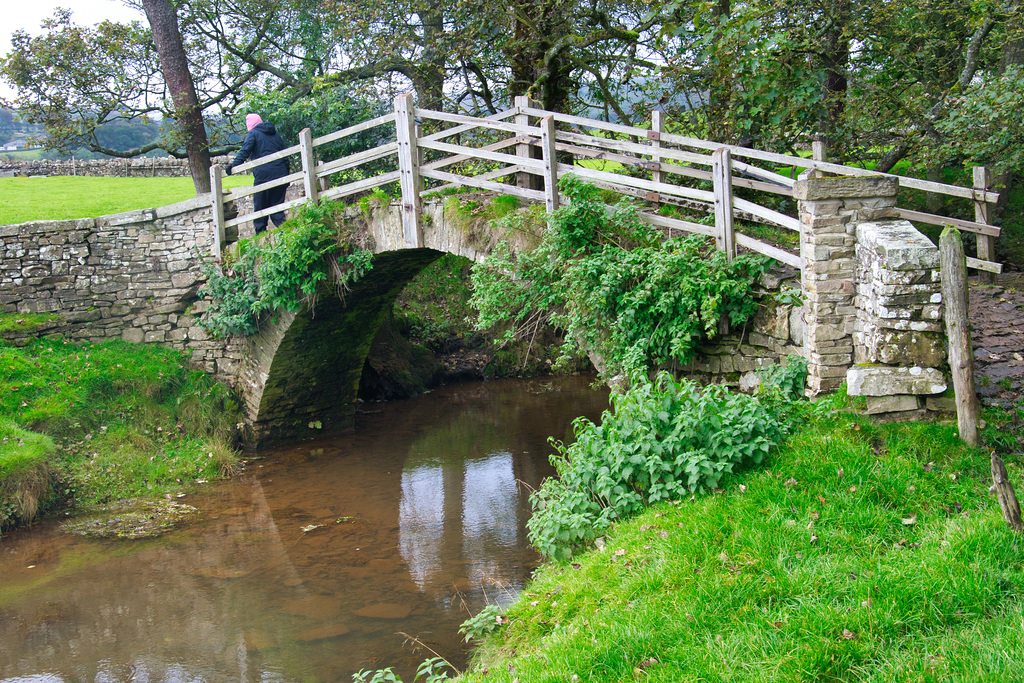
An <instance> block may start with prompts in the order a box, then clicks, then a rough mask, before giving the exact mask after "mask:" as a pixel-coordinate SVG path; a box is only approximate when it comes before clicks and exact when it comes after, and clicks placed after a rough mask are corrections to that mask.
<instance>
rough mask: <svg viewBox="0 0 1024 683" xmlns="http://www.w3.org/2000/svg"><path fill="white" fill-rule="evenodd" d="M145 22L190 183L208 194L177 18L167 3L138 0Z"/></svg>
mask: <svg viewBox="0 0 1024 683" xmlns="http://www.w3.org/2000/svg"><path fill="white" fill-rule="evenodd" d="M142 5H143V7H145V9H146V18H147V19H148V20H149V26H150V28H151V29H152V31H153V42H154V43H155V44H156V51H157V54H158V55H159V56H160V67H161V70H162V71H163V75H164V82H165V83H166V84H167V89H168V90H169V91H170V93H171V99H172V101H173V102H174V114H175V115H174V119H175V121H177V122H178V126H179V127H180V130H181V134H182V137H183V138H184V145H185V150H186V152H187V154H188V162H189V168H190V169H191V171H192V183H193V184H194V185H195V187H196V194H205V193H208V192H209V191H210V143H209V142H208V141H207V139H206V126H205V124H204V123H203V112H202V109H200V107H199V97H198V96H197V95H196V87H195V84H194V83H193V82H192V73H191V72H190V71H189V66H188V58H187V57H186V56H185V48H184V46H183V45H182V42H181V32H180V31H178V17H177V15H176V14H175V12H174V7H173V6H172V5H171V3H170V2H169V1H168V0H142Z"/></svg>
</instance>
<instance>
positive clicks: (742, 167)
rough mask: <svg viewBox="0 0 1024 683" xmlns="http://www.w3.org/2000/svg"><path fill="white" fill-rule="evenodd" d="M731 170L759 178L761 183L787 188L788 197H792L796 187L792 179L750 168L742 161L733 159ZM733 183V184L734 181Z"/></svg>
mask: <svg viewBox="0 0 1024 683" xmlns="http://www.w3.org/2000/svg"><path fill="white" fill-rule="evenodd" d="M732 168H733V171H742V172H743V173H746V174H747V175H751V176H754V177H755V178H760V179H761V180H763V181H766V182H769V183H774V184H776V185H781V186H782V187H785V188H788V189H789V196H790V197H792V196H793V186H794V185H796V181H795V180H793V179H792V178H787V177H786V176H784V175H779V174H778V173H773V172H771V171H766V170H765V169H763V168H758V167H757V166H751V165H750V164H747V163H744V162H742V161H737V160H735V159H733V160H732ZM733 182H735V180H734V181H733Z"/></svg>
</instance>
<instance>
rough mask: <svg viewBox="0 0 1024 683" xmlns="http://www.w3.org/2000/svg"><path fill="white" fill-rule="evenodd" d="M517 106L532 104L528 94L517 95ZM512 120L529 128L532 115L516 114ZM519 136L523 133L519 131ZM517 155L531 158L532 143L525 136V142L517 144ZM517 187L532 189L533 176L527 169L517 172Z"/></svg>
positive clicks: (524, 106) (525, 158)
mask: <svg viewBox="0 0 1024 683" xmlns="http://www.w3.org/2000/svg"><path fill="white" fill-rule="evenodd" d="M515 106H516V107H517V108H518V109H526V108H527V107H529V106H530V98H529V97H527V96H526V95H516V98H515ZM512 122H513V123H515V124H516V125H517V126H522V127H523V128H527V127H529V125H530V116H529V114H516V115H515V117H514V118H513V119H512ZM517 136H520V137H521V136H522V134H520V133H517ZM516 156H517V157H519V158H520V159H523V160H528V159H530V158H531V157H530V144H529V143H528V142H526V141H525V138H524V139H523V142H520V143H518V144H516ZM516 187H521V188H523V189H524V190H529V189H532V187H533V177H532V176H531V175H530V174H529V173H528V172H526V171H519V173H516Z"/></svg>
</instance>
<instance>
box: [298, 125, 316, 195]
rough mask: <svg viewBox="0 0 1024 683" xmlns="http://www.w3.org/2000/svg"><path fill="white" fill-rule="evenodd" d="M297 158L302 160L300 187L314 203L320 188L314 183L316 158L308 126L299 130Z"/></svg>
mask: <svg viewBox="0 0 1024 683" xmlns="http://www.w3.org/2000/svg"><path fill="white" fill-rule="evenodd" d="M299 158H300V159H301V160H302V189H303V190H305V193H306V199H308V200H309V201H311V202H313V203H314V204H315V203H316V202H317V201H318V199H317V192H318V190H319V189H320V187H319V185H317V183H316V158H314V156H313V134H312V133H311V132H310V130H309V128H303V129H302V130H301V131H299Z"/></svg>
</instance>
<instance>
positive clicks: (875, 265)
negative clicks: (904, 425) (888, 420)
mask: <svg viewBox="0 0 1024 683" xmlns="http://www.w3.org/2000/svg"><path fill="white" fill-rule="evenodd" d="M941 289H942V288H941V282H940V276H939V250H938V248H937V247H936V246H935V245H934V244H933V243H932V241H931V240H929V239H928V238H927V237H925V236H924V235H922V234H921V233H920V232H918V231H917V229H915V228H914V226H913V225H911V224H910V223H909V222H907V221H904V220H891V221H879V222H874V223H861V224H860V225H858V226H857V298H856V306H857V322H856V325H855V330H854V362H855V363H856V365H854V366H853V367H851V368H850V370H849V371H848V373H847V391H848V392H849V394H850V395H851V396H864V397H866V412H868V413H872V414H874V413H904V414H906V413H908V412H909V411H917V410H919V409H921V408H922V407H924V404H923V402H922V398H923V396H930V395H934V394H941V393H942V392H943V391H945V390H946V379H945V376H944V375H943V373H942V372H941V371H940V370H939V369H938V368H939V367H940V366H943V365H944V364H945V362H946V348H945V338H944V335H943V327H942V292H941ZM933 403H934V402H933Z"/></svg>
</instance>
